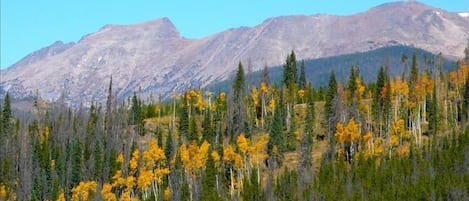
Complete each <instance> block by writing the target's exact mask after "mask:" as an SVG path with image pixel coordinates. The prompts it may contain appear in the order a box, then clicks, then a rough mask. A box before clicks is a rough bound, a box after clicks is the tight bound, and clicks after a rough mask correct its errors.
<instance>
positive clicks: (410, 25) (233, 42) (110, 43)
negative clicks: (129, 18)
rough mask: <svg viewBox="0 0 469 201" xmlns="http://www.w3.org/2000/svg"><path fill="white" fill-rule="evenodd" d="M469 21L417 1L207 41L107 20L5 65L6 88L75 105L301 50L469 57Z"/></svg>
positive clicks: (179, 86)
mask: <svg viewBox="0 0 469 201" xmlns="http://www.w3.org/2000/svg"><path fill="white" fill-rule="evenodd" d="M468 33H469V18H467V17H463V16H462V15H460V13H452V12H447V11H444V10H442V9H438V8H433V7H430V6H428V5H424V4H421V3H419V2H413V1H412V2H397V3H387V4H383V5H380V6H377V7H374V8H371V9H369V10H367V11H365V12H362V13H357V14H354V15H350V16H334V15H326V14H316V15H309V16H306V15H302V16H285V17H275V18H270V19H267V20H265V21H264V22H263V23H261V24H259V25H257V26H255V27H239V28H233V29H229V30H226V31H223V32H220V33H216V34H213V35H210V36H207V37H204V38H200V39H188V38H184V37H183V36H181V35H180V34H179V32H178V30H177V28H176V27H175V26H174V25H173V24H172V23H171V21H170V20H169V19H168V18H162V19H158V20H154V21H149V22H145V23H141V24H135V25H107V26H104V27H103V28H101V29H100V30H99V31H97V32H95V33H91V34H88V35H86V36H84V37H83V38H82V39H81V40H80V41H78V42H77V43H69V44H64V43H62V42H56V43H54V44H53V45H51V46H49V47H46V48H44V49H41V50H38V51H36V52H34V53H31V54H30V55H28V56H26V57H25V58H23V59H22V60H20V61H19V62H18V63H16V64H14V65H13V66H11V67H9V68H7V69H5V70H2V71H1V74H2V77H1V81H0V91H1V90H2V88H3V90H5V91H9V92H10V93H11V94H12V95H13V96H15V97H24V96H29V95H32V94H34V93H35V91H36V90H37V92H38V93H39V95H40V96H41V97H42V98H44V99H46V100H57V99H58V98H59V97H61V96H62V95H63V96H64V98H65V101H66V102H67V103H70V104H79V103H88V102H89V101H93V100H95V101H102V100H104V99H105V98H106V94H107V87H108V84H109V80H110V77H111V76H112V78H113V81H114V82H113V89H114V92H116V94H117V96H118V97H120V98H125V97H127V96H129V95H131V94H132V93H133V92H134V91H139V92H140V93H141V95H142V96H148V95H149V94H150V93H152V94H154V95H161V96H162V97H168V96H170V95H171V94H173V93H176V92H180V91H182V90H184V89H187V88H188V87H204V86H207V85H208V84H210V83H213V82H219V81H222V80H226V79H227V78H229V77H230V76H231V74H232V73H233V71H234V70H235V69H236V67H237V65H238V63H239V62H240V61H241V62H242V63H243V64H244V66H245V67H247V66H248V63H250V64H249V65H251V66H252V69H253V70H256V69H261V68H262V67H263V66H264V65H268V66H276V65H281V64H282V63H283V62H284V60H285V58H286V55H287V54H288V53H289V52H290V51H291V50H294V51H295V52H296V54H297V59H314V58H321V57H329V56H336V55H342V54H349V53H356V52H365V51H368V50H372V49H377V48H380V47H385V46H392V45H407V46H413V47H417V48H421V49H425V50H428V51H430V52H433V53H438V52H442V54H443V56H444V57H447V58H451V59H456V58H461V57H462V56H463V50H464V48H465V47H466V44H467V38H468Z"/></svg>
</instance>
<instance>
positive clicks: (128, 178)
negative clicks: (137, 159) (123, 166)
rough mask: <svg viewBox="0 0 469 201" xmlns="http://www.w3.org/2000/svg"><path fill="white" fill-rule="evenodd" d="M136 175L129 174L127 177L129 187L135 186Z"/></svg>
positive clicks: (126, 184) (126, 183)
mask: <svg viewBox="0 0 469 201" xmlns="http://www.w3.org/2000/svg"><path fill="white" fill-rule="evenodd" d="M135 181H136V179H135V177H134V176H128V177H127V178H126V179H125V186H126V187H127V188H133V186H134V184H135Z"/></svg>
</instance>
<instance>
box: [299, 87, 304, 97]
mask: <svg viewBox="0 0 469 201" xmlns="http://www.w3.org/2000/svg"><path fill="white" fill-rule="evenodd" d="M298 96H299V97H300V98H303V97H305V90H304V89H300V90H298Z"/></svg>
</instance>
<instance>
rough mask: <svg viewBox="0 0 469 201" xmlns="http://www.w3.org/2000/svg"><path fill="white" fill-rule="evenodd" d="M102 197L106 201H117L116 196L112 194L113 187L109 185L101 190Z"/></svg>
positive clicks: (106, 184) (104, 185) (105, 185)
mask: <svg viewBox="0 0 469 201" xmlns="http://www.w3.org/2000/svg"><path fill="white" fill-rule="evenodd" d="M101 197H102V198H103V200H105V201H117V197H116V195H115V194H114V193H113V192H112V185H111V184H109V183H105V184H103V188H102V189H101Z"/></svg>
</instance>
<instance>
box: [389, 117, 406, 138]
mask: <svg viewBox="0 0 469 201" xmlns="http://www.w3.org/2000/svg"><path fill="white" fill-rule="evenodd" d="M405 132H406V129H405V122H404V120H403V119H398V120H397V121H395V122H394V123H393V124H392V125H391V133H392V134H394V135H396V136H401V137H402V136H403V135H404V134H405Z"/></svg>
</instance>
